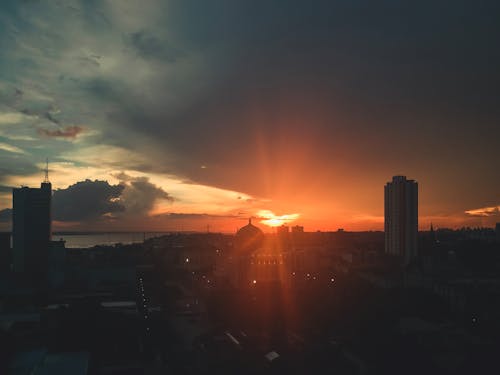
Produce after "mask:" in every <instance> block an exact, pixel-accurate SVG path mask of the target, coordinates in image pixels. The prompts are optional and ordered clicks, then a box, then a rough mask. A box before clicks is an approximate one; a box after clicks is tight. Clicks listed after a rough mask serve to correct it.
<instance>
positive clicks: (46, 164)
mask: <svg viewBox="0 0 500 375" xmlns="http://www.w3.org/2000/svg"><path fill="white" fill-rule="evenodd" d="M44 171H45V178H44V180H43V182H44V183H46V184H48V183H49V182H50V181H49V158H46V159H45V169H44Z"/></svg>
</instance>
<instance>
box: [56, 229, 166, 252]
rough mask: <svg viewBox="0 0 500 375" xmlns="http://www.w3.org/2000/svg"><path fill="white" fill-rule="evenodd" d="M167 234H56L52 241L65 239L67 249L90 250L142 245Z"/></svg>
mask: <svg viewBox="0 0 500 375" xmlns="http://www.w3.org/2000/svg"><path fill="white" fill-rule="evenodd" d="M163 234H166V233H146V234H145V235H144V233H88V234H87V233H85V234H81V233H79V234H65V233H61V234H58V233H55V234H53V235H52V240H54V241H57V240H59V239H63V240H64V241H66V247H67V248H88V247H93V246H96V245H115V244H117V243H122V244H131V243H141V242H142V241H143V240H144V237H145V238H146V239H148V238H152V237H158V236H161V235H163Z"/></svg>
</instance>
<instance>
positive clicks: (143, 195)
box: [116, 173, 174, 215]
mask: <svg viewBox="0 0 500 375" xmlns="http://www.w3.org/2000/svg"><path fill="white" fill-rule="evenodd" d="M116 177H117V178H119V179H120V180H121V181H122V184H123V185H122V186H125V189H124V191H123V194H122V195H121V202H122V203H123V205H124V206H125V207H126V212H127V214H131V215H145V214H147V213H148V212H149V211H150V210H151V209H152V208H153V206H154V204H155V202H156V201H157V200H158V199H162V200H166V201H169V202H173V200H174V198H173V197H172V196H170V194H168V193H167V192H166V191H165V190H163V189H162V188H161V187H158V186H156V185H154V184H153V183H151V182H150V181H149V179H148V178H147V177H131V176H128V175H126V174H125V173H120V174H118V175H117V176H116Z"/></svg>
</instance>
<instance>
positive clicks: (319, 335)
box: [0, 176, 500, 374]
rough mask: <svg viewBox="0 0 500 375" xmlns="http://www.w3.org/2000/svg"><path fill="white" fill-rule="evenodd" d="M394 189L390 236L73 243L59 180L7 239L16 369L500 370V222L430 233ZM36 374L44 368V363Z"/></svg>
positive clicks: (36, 195)
mask: <svg viewBox="0 0 500 375" xmlns="http://www.w3.org/2000/svg"><path fill="white" fill-rule="evenodd" d="M417 186H418V185H417V183H416V182H415V181H413V180H407V179H406V177H404V176H395V177H393V179H392V181H391V182H388V183H387V185H386V186H385V193H384V196H383V197H382V194H381V197H380V199H384V201H385V234H384V232H377V231H374V232H349V231H345V230H343V229H339V230H338V231H335V232H319V231H318V232H308V231H306V230H305V229H304V228H303V227H301V226H292V227H291V228H290V227H288V226H285V225H282V226H279V227H277V228H276V231H275V233H264V232H263V231H262V230H261V229H260V228H259V227H258V226H256V225H254V224H253V222H252V218H250V219H248V223H247V224H246V225H244V226H242V227H241V228H239V229H238V231H237V232H236V233H235V234H222V233H211V232H208V231H207V233H170V234H164V235H159V236H154V237H152V238H146V236H144V239H143V241H142V242H139V243H133V244H115V245H111V246H102V245H96V246H94V247H92V248H84V249H78V248H65V242H64V241H63V240H59V241H52V240H51V199H52V193H51V184H50V182H49V181H48V178H47V177H46V179H45V181H44V182H43V183H42V184H41V187H40V188H29V187H21V188H14V189H13V191H12V199H13V215H12V216H13V230H12V240H13V246H12V247H11V241H10V239H11V234H10V233H2V234H1V236H0V239H1V248H0V251H1V255H2V289H1V293H2V294H1V297H2V314H1V316H2V322H3V325H2V331H1V333H2V335H1V345H2V351H1V352H2V363H3V365H2V366H3V367H2V369H3V370H2V371H7V373H16V374H17V373H28V372H30V373H36V374H38V373H54V374H56V373H57V374H59V373H61V374H62V373H89V374H103V373H105V374H108V373H109V374H115V373H116V374H118V373H120V374H124V373H127V374H129V373H131V374H132V373H133V374H135V373H141V374H142V373H150V372H151V373H165V372H167V373H182V374H184V373H188V374H191V373H192V374H213V373H222V374H234V373H243V374H256V373H269V374H306V373H307V374H309V373H324V372H332V373H340V374H371V373H376V374H379V373H380V374H399V373H411V374H412V373H415V374H417V373H446V374H448V373H449V374H465V373H471V372H474V371H477V369H478V366H479V363H480V364H481V365H480V366H481V368H489V369H498V364H497V361H496V356H495V354H496V353H497V352H498V349H499V346H498V338H499V334H500V330H499V329H500V326H499V323H498V319H497V317H498V313H499V312H500V311H499V309H500V304H499V299H498V296H499V289H498V285H499V282H500V279H499V272H498V271H499V268H498V267H499V264H500V262H499V250H500V248H499V247H500V241H499V238H500V233H499V229H500V225H499V224H497V225H496V229H494V230H493V229H488V228H476V229H470V228H465V229H461V230H450V229H445V228H440V229H437V230H434V228H433V226H432V225H431V227H430V228H429V230H424V231H420V232H418V229H417V228H418V216H417V212H418V187H417ZM33 371H34V372H33Z"/></svg>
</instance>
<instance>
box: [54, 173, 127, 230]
mask: <svg viewBox="0 0 500 375" xmlns="http://www.w3.org/2000/svg"><path fill="white" fill-rule="evenodd" d="M123 190H124V186H123V185H110V184H109V183H108V182H107V181H98V180H95V181H91V180H85V181H79V182H77V183H76V184H74V185H71V186H69V187H68V188H66V189H58V190H55V191H54V195H53V200H52V202H53V203H52V207H53V213H54V217H53V218H54V219H55V220H59V221H89V220H95V219H101V218H102V217H103V216H104V215H112V216H113V215H116V214H117V213H120V212H123V211H124V210H125V207H124V206H123V204H122V203H121V202H120V201H119V198H120V196H121V194H122V192H123Z"/></svg>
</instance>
